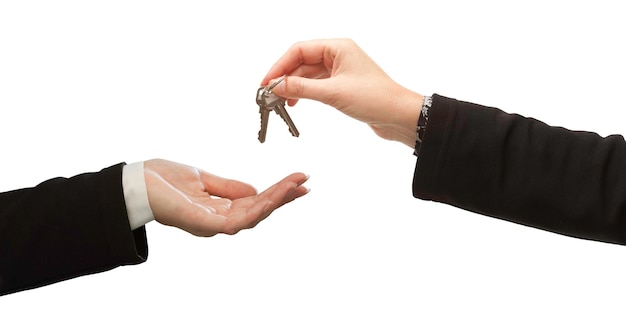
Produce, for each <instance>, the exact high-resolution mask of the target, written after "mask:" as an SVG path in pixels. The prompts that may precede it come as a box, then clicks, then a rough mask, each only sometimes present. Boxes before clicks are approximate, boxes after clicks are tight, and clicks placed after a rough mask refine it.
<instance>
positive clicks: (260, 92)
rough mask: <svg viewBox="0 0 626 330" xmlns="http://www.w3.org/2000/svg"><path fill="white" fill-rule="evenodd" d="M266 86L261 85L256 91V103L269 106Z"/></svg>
mask: <svg viewBox="0 0 626 330" xmlns="http://www.w3.org/2000/svg"><path fill="white" fill-rule="evenodd" d="M265 90H266V88H265V87H259V89H257V91H256V104H258V105H259V106H260V107H265V108H267V104H266V103H265Z"/></svg>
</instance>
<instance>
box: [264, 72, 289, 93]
mask: <svg viewBox="0 0 626 330" xmlns="http://www.w3.org/2000/svg"><path fill="white" fill-rule="evenodd" d="M285 80H287V76H282V77H280V78H276V79H272V80H270V82H269V84H268V86H269V87H270V91H272V92H273V93H276V94H281V93H284V92H285Z"/></svg>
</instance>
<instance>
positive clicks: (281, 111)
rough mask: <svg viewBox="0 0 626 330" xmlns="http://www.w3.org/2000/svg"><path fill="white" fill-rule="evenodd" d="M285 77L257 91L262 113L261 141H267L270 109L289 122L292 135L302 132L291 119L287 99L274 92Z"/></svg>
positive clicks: (257, 101) (257, 100)
mask: <svg viewBox="0 0 626 330" xmlns="http://www.w3.org/2000/svg"><path fill="white" fill-rule="evenodd" d="M283 79H285V76H283V77H281V78H280V79H278V80H277V81H275V82H274V83H273V84H271V85H268V86H265V87H261V88H259V89H258V90H257V92H256V104H258V105H259V113H260V114H261V129H260V130H259V141H260V142H261V143H263V142H265V135H266V134H267V121H268V120H269V114H270V111H274V112H275V113H276V114H278V115H279V116H280V117H281V118H282V119H283V120H284V121H285V123H286V124H287V127H288V128H289V132H290V133H291V135H293V136H295V137H298V136H299V135H300V133H299V132H298V129H297V128H296V125H294V124H293V121H291V117H289V114H288V113H287V110H286V109H285V99H283V98H282V97H280V96H278V95H276V94H274V93H272V89H274V87H276V86H277V85H278V84H280V82H281V81H283Z"/></svg>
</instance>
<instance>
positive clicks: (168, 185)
mask: <svg viewBox="0 0 626 330" xmlns="http://www.w3.org/2000/svg"><path fill="white" fill-rule="evenodd" d="M144 166H145V173H146V184H147V187H148V198H149V201H150V207H151V208H152V210H153V213H154V216H155V218H156V220H157V221H159V222H160V223H162V224H165V225H169V226H175V227H179V228H181V229H183V230H185V231H188V232H190V233H192V234H194V235H198V236H213V235H215V234H217V233H226V234H235V233H237V232H238V231H239V230H241V229H247V228H252V227H254V226H255V225H256V224H258V223H259V222H260V221H261V220H263V219H265V218H266V217H267V216H268V215H269V214H270V213H271V212H272V211H274V210H275V209H276V208H278V207H280V206H282V205H284V204H286V203H288V202H290V201H292V200H293V199H296V198H298V197H301V196H303V195H304V194H306V192H307V190H306V188H304V187H302V186H301V184H302V183H304V182H305V181H306V179H307V177H306V176H305V175H304V174H302V173H294V174H292V175H290V176H288V177H286V178H284V179H283V180H281V181H280V182H278V183H277V184H275V185H273V186H272V187H270V188H269V189H267V190H265V191H264V192H262V193H260V194H257V192H256V190H255V189H254V187H252V186H251V185H249V184H246V183H243V182H240V181H236V180H230V179H224V178H221V177H218V176H215V175H212V174H210V173H207V172H205V171H202V170H200V169H197V168H194V167H191V166H187V165H182V164H178V163H173V162H169V161H165V160H151V161H147V162H146V163H145V165H144Z"/></svg>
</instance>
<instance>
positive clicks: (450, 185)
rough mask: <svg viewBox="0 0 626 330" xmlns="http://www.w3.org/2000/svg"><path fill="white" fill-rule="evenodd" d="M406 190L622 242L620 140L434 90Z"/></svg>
mask: <svg viewBox="0 0 626 330" xmlns="http://www.w3.org/2000/svg"><path fill="white" fill-rule="evenodd" d="M413 195H414V196H415V197H417V198H420V199H425V200H433V201H437V202H443V203H447V204H450V205H454V206H457V207H460V208H463V209H466V210H469V211H473V212H477V213H481V214H484V215H488V216H492V217H497V218H501V219H505V220H509V221H513V222H516V223H520V224H524V225H528V226H532V227H536V228H541V229H545V230H549V231H553V232H557V233H560V234H564V235H569V236H574V237H579V238H586V239H591V240H598V241H603V242H611V243H618V244H626V143H625V141H624V138H623V137H622V136H619V135H612V136H608V137H605V138H603V137H601V136H599V135H598V134H595V133H591V132H580V131H571V130H567V129H565V128H561V127H552V126H548V125H546V124H545V123H543V122H540V121H538V120H535V119H532V118H525V117H522V116H519V115H515V114H508V113H505V112H503V111H501V110H499V109H496V108H490V107H485V106H481V105H477V104H472V103H467V102H462V101H457V100H454V99H450V98H446V97H443V96H439V95H435V96H434V97H433V103H432V108H431V112H430V118H429V122H428V127H427V128H426V132H425V134H424V138H423V142H422V145H421V149H420V154H419V159H418V163H417V165H416V168H415V174H414V179H413Z"/></svg>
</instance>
